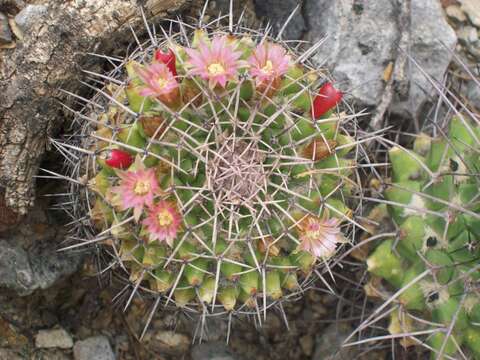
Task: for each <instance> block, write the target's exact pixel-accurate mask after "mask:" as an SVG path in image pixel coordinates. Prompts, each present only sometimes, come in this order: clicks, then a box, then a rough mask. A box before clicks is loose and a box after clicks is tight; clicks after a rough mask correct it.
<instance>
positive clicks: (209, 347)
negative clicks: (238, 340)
mask: <svg viewBox="0 0 480 360" xmlns="http://www.w3.org/2000/svg"><path fill="white" fill-rule="evenodd" d="M191 355H192V360H238V359H239V358H238V357H237V356H236V355H234V354H233V352H232V351H231V350H230V349H229V348H228V346H227V345H226V344H225V342H222V341H216V342H206V343H202V344H198V345H195V346H194V347H193V348H192V354H191Z"/></svg>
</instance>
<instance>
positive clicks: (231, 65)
mask: <svg viewBox="0 0 480 360" xmlns="http://www.w3.org/2000/svg"><path fill="white" fill-rule="evenodd" d="M185 51H186V52H187V54H188V56H189V57H190V59H189V60H188V63H189V65H190V67H191V69H190V72H189V74H190V75H199V76H200V77H201V78H202V79H204V80H208V83H209V86H210V88H212V89H213V88H214V87H215V86H216V85H217V84H219V85H220V86H221V87H225V85H226V84H227V81H229V80H234V79H235V77H236V75H237V73H238V69H239V68H240V67H241V66H242V62H241V61H240V60H239V59H240V56H241V55H242V53H241V52H239V51H235V46H234V45H233V44H232V43H231V42H229V41H228V40H227V37H226V36H221V37H220V36H216V37H214V38H213V40H212V43H211V44H209V45H207V44H206V43H205V42H203V41H200V42H199V44H198V50H195V49H185Z"/></svg>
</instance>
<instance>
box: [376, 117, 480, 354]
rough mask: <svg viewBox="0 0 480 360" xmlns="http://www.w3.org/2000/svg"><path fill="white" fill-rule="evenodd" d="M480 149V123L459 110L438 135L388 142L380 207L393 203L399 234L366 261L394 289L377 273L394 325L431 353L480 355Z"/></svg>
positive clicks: (395, 332)
mask: <svg viewBox="0 0 480 360" xmlns="http://www.w3.org/2000/svg"><path fill="white" fill-rule="evenodd" d="M479 155H480V127H479V126H478V124H476V123H474V122H473V121H470V120H469V119H468V117H467V116H465V117H464V116H462V115H461V114H459V116H454V117H453V118H452V119H451V121H450V123H449V126H448V129H443V130H442V129H440V130H439V136H438V137H435V138H431V137H429V136H427V135H425V134H420V135H418V136H417V137H416V140H415V142H414V145H413V149H412V150H407V149H405V148H402V147H400V146H394V147H393V148H391V149H390V150H389V158H390V162H391V166H392V173H391V181H390V183H389V184H387V186H386V189H385V191H384V196H385V203H384V204H382V205H380V206H379V207H378V208H377V209H376V212H377V213H381V212H382V211H384V212H387V211H388V215H387V214H385V215H387V217H391V219H393V222H394V223H395V225H396V227H397V236H396V237H392V238H387V239H385V240H382V241H381V242H380V243H378V246H377V247H376V248H375V249H374V251H373V252H372V253H371V254H370V256H369V257H368V259H367V265H368V271H369V272H370V273H371V275H372V276H373V278H374V279H375V278H377V279H378V278H381V279H383V280H384V283H385V285H386V284H388V287H389V288H390V289H391V290H393V292H388V291H387V292H385V291H386V290H387V289H385V288H383V287H382V286H375V285H373V284H374V283H376V284H377V285H378V281H377V282H376V281H373V282H372V281H371V282H370V283H369V284H368V286H367V290H368V293H370V294H375V293H376V294H375V295H377V296H383V297H384V298H385V299H388V302H390V303H391V304H394V305H395V310H393V309H392V312H391V313H390V315H389V316H390V327H389V331H390V333H391V334H392V335H394V336H395V337H400V338H403V340H402V344H403V345H404V346H410V345H414V344H417V345H418V344H424V345H426V347H427V348H428V349H430V350H431V354H432V358H433V359H444V358H445V359H447V358H449V359H451V358H455V359H457V358H465V359H466V358H469V359H480V286H479V284H480V262H479V259H480V247H479V241H480V191H479V189H480V187H479V185H480V177H479V174H480V172H479V171H480V161H479V160H480V158H479ZM377 215H378V214H377ZM386 286H387V285H386ZM372 289H374V290H372Z"/></svg>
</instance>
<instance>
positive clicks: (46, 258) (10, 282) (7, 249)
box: [0, 240, 81, 296]
mask: <svg viewBox="0 0 480 360" xmlns="http://www.w3.org/2000/svg"><path fill="white" fill-rule="evenodd" d="M80 263H81V257H80V256H78V255H69V254H65V253H64V254H59V253H58V252H57V251H56V250H55V249H46V250H41V251H37V252H32V253H30V254H27V252H26V251H25V250H24V249H23V248H21V247H20V246H14V245H10V244H9V243H8V242H7V241H4V240H0V288H2V287H6V288H9V289H12V290H14V291H16V292H17V293H18V294H19V295H22V296H24V295H29V294H31V293H32V292H33V291H35V290H36V289H47V288H48V287H50V286H52V285H53V284H54V283H55V282H56V281H57V280H58V279H60V278H62V277H64V276H68V275H70V274H73V273H74V272H75V271H76V270H77V269H78V267H79V266H80Z"/></svg>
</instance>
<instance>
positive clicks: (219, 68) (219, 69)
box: [208, 63, 225, 75]
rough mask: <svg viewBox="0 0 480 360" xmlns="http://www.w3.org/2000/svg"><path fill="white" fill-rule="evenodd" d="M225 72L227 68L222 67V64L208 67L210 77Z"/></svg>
mask: <svg viewBox="0 0 480 360" xmlns="http://www.w3.org/2000/svg"><path fill="white" fill-rule="evenodd" d="M224 72H225V68H224V67H223V66H222V64H219V63H213V64H210V65H208V73H209V74H210V75H220V74H223V73H224Z"/></svg>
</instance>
